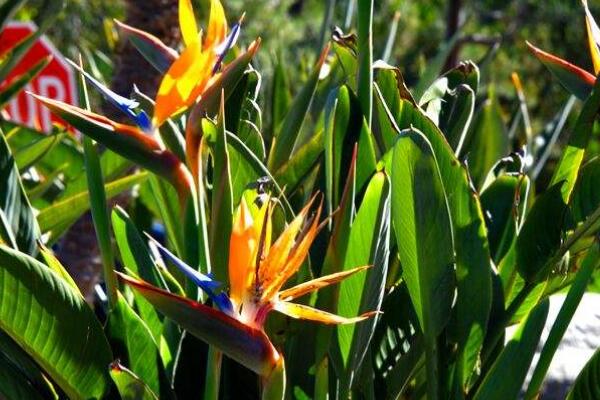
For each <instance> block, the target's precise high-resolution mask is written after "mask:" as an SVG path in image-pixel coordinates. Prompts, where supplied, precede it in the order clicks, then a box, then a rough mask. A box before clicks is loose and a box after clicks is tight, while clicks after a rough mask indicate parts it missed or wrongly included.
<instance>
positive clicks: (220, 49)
mask: <svg viewBox="0 0 600 400" xmlns="http://www.w3.org/2000/svg"><path fill="white" fill-rule="evenodd" d="M240 28H241V24H240V23H239V22H238V23H237V24H235V25H234V26H233V28H231V32H229V35H227V37H226V38H225V40H223V42H221V44H220V45H218V46H217V48H216V49H215V52H216V53H217V61H216V62H215V66H214V68H213V71H212V72H213V74H216V73H217V72H218V71H219V69H221V64H222V63H223V59H224V58H225V56H226V55H227V52H228V51H229V49H231V48H232V47H233V46H234V45H235V42H237V40H238V37H239V36H240Z"/></svg>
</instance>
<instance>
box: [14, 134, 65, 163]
mask: <svg viewBox="0 0 600 400" xmlns="http://www.w3.org/2000/svg"><path fill="white" fill-rule="evenodd" d="M64 135H65V134H64V133H58V134H51V135H44V136H42V137H40V139H39V140H36V141H35V142H32V143H31V144H30V145H29V146H27V147H25V148H20V149H19V150H18V151H17V152H15V153H14V155H15V162H16V163H17V166H18V167H19V170H20V171H25V170H27V169H28V168H29V167H31V166H34V165H35V164H36V163H37V162H38V161H39V160H40V159H42V158H43V157H44V156H45V155H46V154H47V153H48V152H50V151H52V149H53V148H54V146H56V145H57V144H59V143H60V141H61V140H62V139H63V137H64Z"/></svg>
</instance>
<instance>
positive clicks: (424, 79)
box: [412, 34, 458, 103]
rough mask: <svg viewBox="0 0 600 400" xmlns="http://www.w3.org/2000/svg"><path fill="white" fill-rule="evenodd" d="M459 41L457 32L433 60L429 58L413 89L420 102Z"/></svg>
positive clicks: (442, 45) (441, 46)
mask: <svg viewBox="0 0 600 400" xmlns="http://www.w3.org/2000/svg"><path fill="white" fill-rule="evenodd" d="M457 41H458V35H457V34H455V35H454V36H453V37H451V38H450V39H448V40H447V41H445V42H444V43H442V44H441V45H440V47H439V49H438V52H437V54H436V55H435V56H434V57H433V58H432V59H431V60H428V61H427V64H425V65H426V66H425V69H424V70H423V71H421V73H420V74H419V77H420V78H419V82H418V83H417V85H416V87H415V88H414V89H413V91H412V92H413V95H414V96H415V99H419V103H420V102H421V100H420V99H421V97H422V96H423V93H425V91H426V90H427V88H428V87H429V86H431V84H432V83H433V82H434V81H435V79H436V78H437V77H438V75H439V74H440V73H441V72H442V68H443V67H444V64H445V63H446V59H447V58H448V55H449V54H450V52H451V51H452V50H453V49H454V46H455V45H456V42H457Z"/></svg>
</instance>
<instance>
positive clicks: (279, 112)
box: [271, 57, 292, 135]
mask: <svg viewBox="0 0 600 400" xmlns="http://www.w3.org/2000/svg"><path fill="white" fill-rule="evenodd" d="M272 82H273V83H272V85H271V126H272V129H273V131H275V129H276V128H278V127H279V125H280V124H281V122H282V121H283V119H284V117H285V115H286V114H287V113H288V111H289V107H290V102H291V101H292V95H291V94H290V89H289V85H288V78H287V75H286V68H285V66H284V64H283V61H282V57H278V59H277V63H276V64H275V68H274V71H273V81H272ZM272 135H274V132H273V134H272Z"/></svg>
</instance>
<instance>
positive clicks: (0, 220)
mask: <svg viewBox="0 0 600 400" xmlns="http://www.w3.org/2000/svg"><path fill="white" fill-rule="evenodd" d="M39 235H40V228H39V227H38V223H37V221H36V219H35V216H34V215H33V210H32V208H31V205H30V204H29V200H28V199H27V196H26V195H25V190H24V189H23V185H22V183H21V178H20V176H19V170H18V168H17V164H16V163H15V160H14V158H13V156H12V154H11V152H10V149H9V148H8V144H7V143H6V139H5V137H4V134H3V133H2V131H0V239H1V240H2V241H3V242H4V243H6V244H8V245H9V246H11V247H13V248H15V249H19V250H21V251H22V252H24V253H26V254H30V255H36V254H37V251H38V250H37V244H36V240H37V239H38V238H39Z"/></svg>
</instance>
